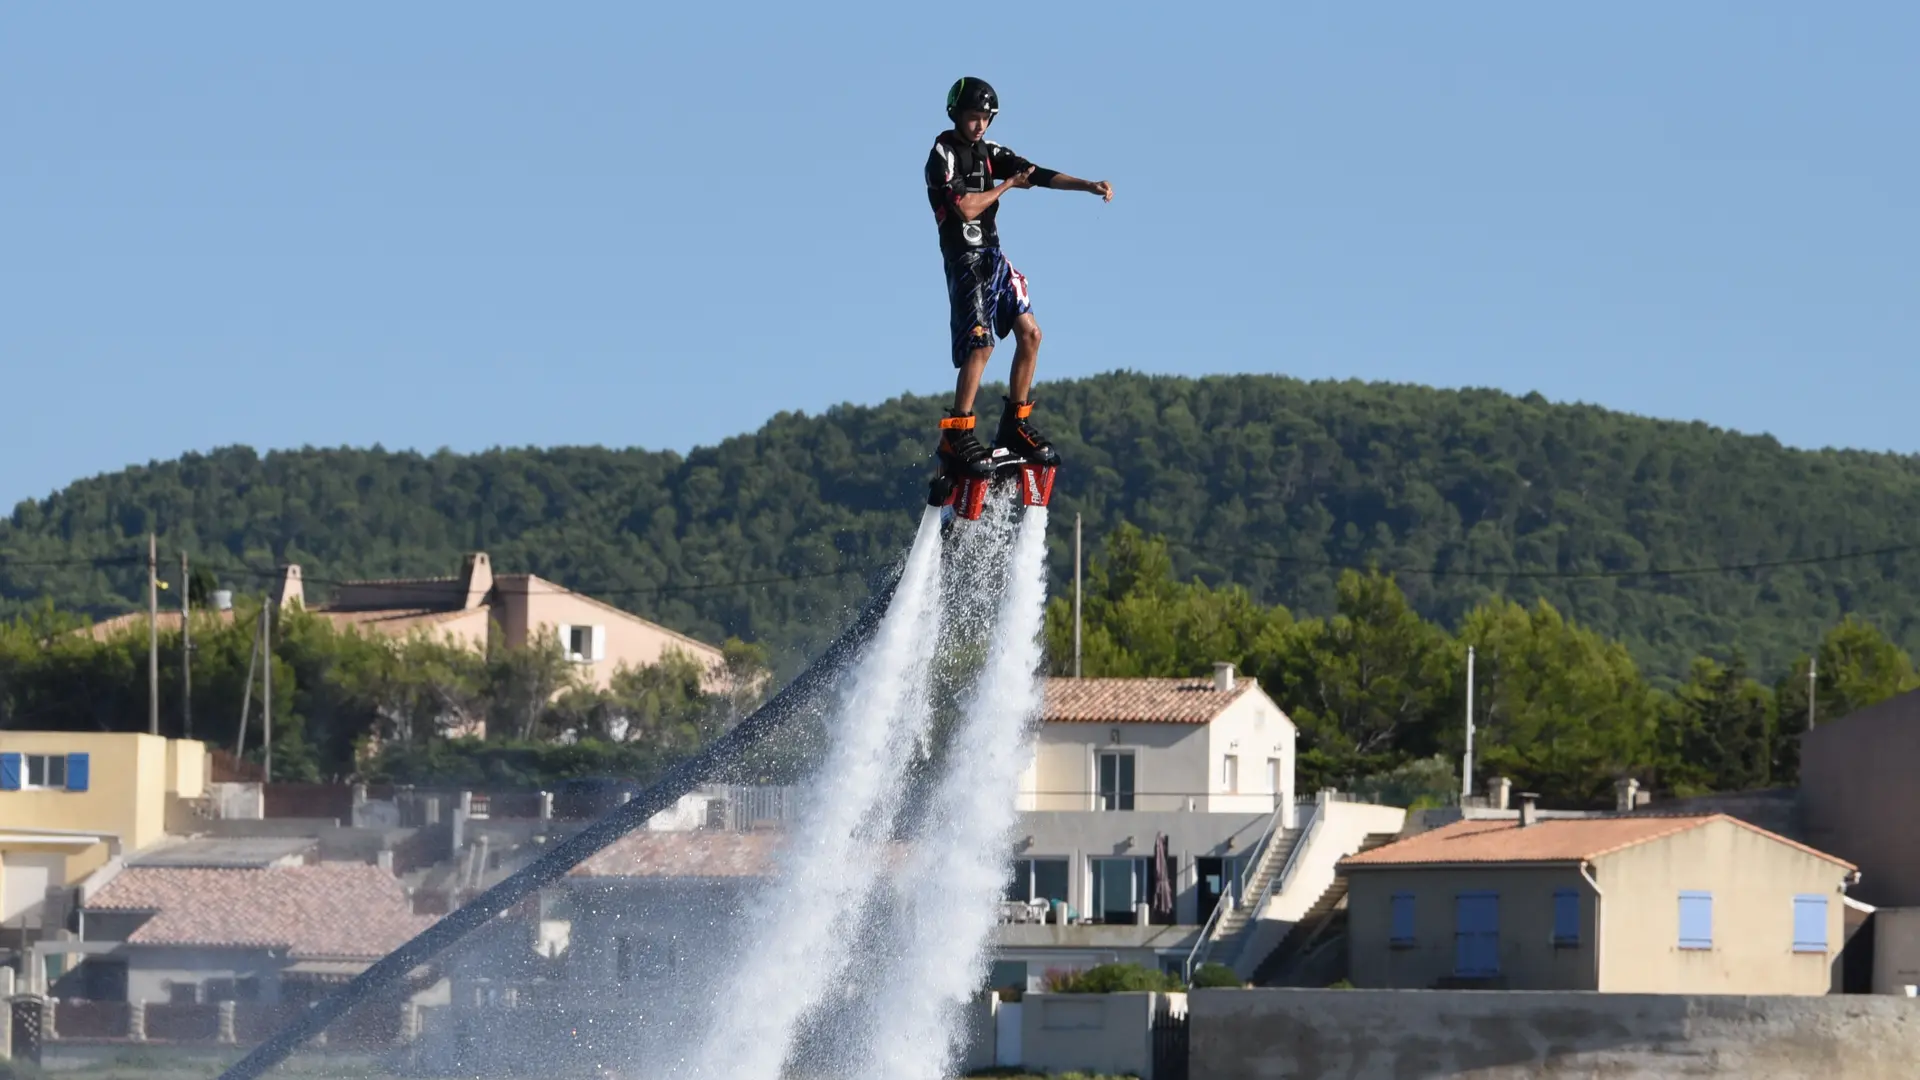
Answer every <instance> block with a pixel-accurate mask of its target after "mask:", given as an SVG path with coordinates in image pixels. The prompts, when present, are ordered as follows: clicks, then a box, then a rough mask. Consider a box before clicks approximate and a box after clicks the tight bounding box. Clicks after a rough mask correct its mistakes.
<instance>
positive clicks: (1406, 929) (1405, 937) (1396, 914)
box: [1391, 892, 1413, 945]
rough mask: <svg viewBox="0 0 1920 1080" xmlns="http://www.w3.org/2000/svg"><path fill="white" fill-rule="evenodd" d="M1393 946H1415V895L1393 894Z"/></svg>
mask: <svg viewBox="0 0 1920 1080" xmlns="http://www.w3.org/2000/svg"><path fill="white" fill-rule="evenodd" d="M1391 942H1392V944H1395V945H1411V944H1413V894H1412V893H1405V892H1402V893H1394V894H1393V937H1392V939H1391Z"/></svg>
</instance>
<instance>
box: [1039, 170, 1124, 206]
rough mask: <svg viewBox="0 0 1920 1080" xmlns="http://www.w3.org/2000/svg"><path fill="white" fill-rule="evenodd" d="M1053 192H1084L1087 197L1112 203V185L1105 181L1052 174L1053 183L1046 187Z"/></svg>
mask: <svg viewBox="0 0 1920 1080" xmlns="http://www.w3.org/2000/svg"><path fill="white" fill-rule="evenodd" d="M1047 186H1048V187H1050V188H1052V189H1053V190H1055V191H1084V192H1086V193H1087V194H1089V195H1098V196H1100V198H1101V201H1103V202H1112V201H1113V185H1112V184H1109V183H1107V182H1106V181H1105V180H1082V179H1080V178H1079V177H1077V176H1068V175H1067V174H1066V173H1063V172H1057V173H1054V174H1053V182H1052V183H1050V184H1048V185H1047Z"/></svg>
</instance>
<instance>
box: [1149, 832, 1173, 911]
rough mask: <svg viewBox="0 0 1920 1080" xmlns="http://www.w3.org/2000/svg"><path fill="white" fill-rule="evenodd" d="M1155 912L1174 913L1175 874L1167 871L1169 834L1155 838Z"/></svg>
mask: <svg viewBox="0 0 1920 1080" xmlns="http://www.w3.org/2000/svg"><path fill="white" fill-rule="evenodd" d="M1153 876H1154V878H1155V884H1154V886H1153V913H1154V914H1156V915H1172V914H1173V875H1172V874H1170V873H1168V872H1167V834H1166V833H1160V834H1158V835H1156V836H1155V837H1154V838H1153Z"/></svg>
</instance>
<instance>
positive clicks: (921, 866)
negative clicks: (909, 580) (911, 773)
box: [849, 507, 1047, 1080]
mask: <svg viewBox="0 0 1920 1080" xmlns="http://www.w3.org/2000/svg"><path fill="white" fill-rule="evenodd" d="M1046 532H1047V511H1046V510H1045V508H1043V507H1030V508H1028V509H1027V510H1026V512H1025V514H1024V515H1023V516H1022V517H1021V520H1020V523H1019V526H1018V532H1017V534H1016V536H1015V539H1014V543H1013V551H1012V555H1011V558H1009V559H1008V560H1007V562H1006V563H1005V567H1006V578H1005V584H1004V587H1003V591H1002V593H1001V598H1000V604H999V617H998V619H997V620H996V622H995V624H994V626H993V628H992V629H993V639H992V643H991V645H990V646H989V648H988V650H987V658H986V664H985V667H984V668H983V669H982V671H981V673H980V678H979V680H978V682H977V683H975V685H974V689H973V693H972V695H971V697H970V699H969V700H968V702H967V708H966V712H965V717H964V719H963V720H962V721H961V724H960V726H959V728H958V730H957V731H956V732H955V733H954V737H953V739H952V741H951V744H950V745H949V747H948V749H947V754H946V771H945V773H944V775H942V776H941V778H940V780H939V783H938V786H937V788H936V790H935V792H934V794H933V805H932V809H931V812H930V814H929V816H928V820H927V825H926V828H925V830H924V832H923V835H922V837H921V839H920V840H919V841H918V843H917V844H916V845H915V847H914V850H913V853H912V856H911V857H910V859H909V863H908V867H907V870H906V872H905V873H904V874H902V876H901V878H900V882H901V893H900V900H901V902H902V904H903V906H904V908H905V910H904V912H903V913H902V916H901V918H900V920H899V921H898V923H897V924H896V925H897V927H898V929H897V931H896V932H897V934H898V935H899V937H898V940H897V941H896V942H895V943H894V944H893V947H892V948H891V949H889V950H888V952H889V954H890V960H891V964H890V970H887V971H884V972H881V973H877V974H876V976H875V981H876V984H877V985H879V986H881V987H884V988H885V993H884V995H883V996H882V997H880V998H878V999H876V1005H875V1008H874V1009H873V1012H872V1015H871V1017H870V1023H869V1024H868V1026H867V1027H866V1030H865V1031H864V1032H863V1039H862V1041H864V1042H865V1043H866V1046H865V1047H864V1048H863V1051H864V1052H861V1053H858V1054H857V1055H856V1056H857V1058H858V1059H859V1060H858V1065H857V1066H856V1068H857V1070H858V1071H856V1072H852V1073H850V1075H857V1076H861V1077H871V1078H873V1080H944V1078H945V1077H948V1076H950V1075H952V1067H953V1061H954V1056H955V1051H956V1047H957V1042H958V1036H959V1023H958V1021H959V1020H960V1018H961V1016H962V1015H963V1014H962V1009H963V1007H964V1005H965V1003H966V1001H967V999H968V998H969V997H970V996H971V995H972V994H973V993H975V992H976V991H978V990H979V988H980V985H981V983H982V982H983V981H984V980H985V975H986V957H987V940H988V937H989V935H990V934H991V933H992V931H993V926H994V923H995V921H996V911H997V901H998V900H999V899H1000V896H1001V894H1002V891H1003V890H1004V888H1005V887H1006V880H1007V866H1008V862H1009V859H1010V857H1011V854H1010V853H1011V850H1012V848H1011V841H1012V834H1013V829H1014V825H1015V824H1016V823H1017V821H1018V820H1019V811H1018V809H1017V808H1016V805H1015V802H1016V799H1017V796H1018V794H1019V783H1020V773H1021V770H1022V769H1023V768H1025V766H1026V762H1027V758H1028V753H1029V747H1030V745H1031V742H1030V737H1031V733H1032V729H1033V725H1034V723H1035V722H1036V721H1037V720H1038V718H1039V714H1040V708H1041V697H1042V694H1043V692H1044V685H1045V684H1044V683H1043V681H1042V679H1041V675H1040V663H1041V641H1040V636H1041V630H1042V629H1043V627H1044V624H1045V620H1046V599H1047V587H1046V586H1047V583H1046ZM988 570H989V573H992V572H993V568H991V567H989V568H988ZM849 1064H853V1063H851V1062H850V1063H849Z"/></svg>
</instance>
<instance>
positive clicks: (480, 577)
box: [460, 551, 493, 611]
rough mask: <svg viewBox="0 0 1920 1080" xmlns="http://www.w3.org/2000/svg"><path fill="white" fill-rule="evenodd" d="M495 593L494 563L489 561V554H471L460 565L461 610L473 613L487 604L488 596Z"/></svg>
mask: <svg viewBox="0 0 1920 1080" xmlns="http://www.w3.org/2000/svg"><path fill="white" fill-rule="evenodd" d="M492 591H493V563H492V562H490V561H489V560H488V559H487V553H486V552H484V551H476V552H473V553H471V554H469V555H468V556H467V557H466V559H465V560H463V561H462V562H461V564H460V594H461V596H460V600H461V603H460V608H461V610H463V611H472V610H473V609H474V608H477V607H479V606H480V605H481V604H484V603H486V602H487V594H488V593H490V592H492Z"/></svg>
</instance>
